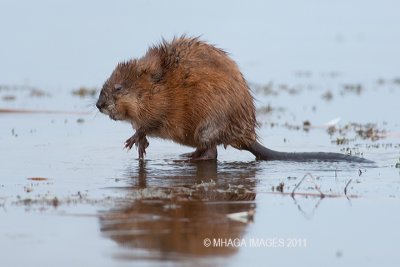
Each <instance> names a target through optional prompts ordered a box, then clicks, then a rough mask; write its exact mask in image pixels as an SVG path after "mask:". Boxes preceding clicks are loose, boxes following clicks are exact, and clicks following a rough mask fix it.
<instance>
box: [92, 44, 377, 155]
mask: <svg viewBox="0 0 400 267" xmlns="http://www.w3.org/2000/svg"><path fill="white" fill-rule="evenodd" d="M96 106H97V108H98V109H99V110H100V111H101V112H102V113H104V114H107V115H109V117H110V118H111V119H113V120H124V121H128V122H130V123H131V124H132V126H133V128H134V129H135V130H136V132H135V134H134V135H133V136H132V137H130V138H129V139H128V140H126V142H125V147H126V148H128V149H131V148H132V146H133V145H136V146H137V147H138V153H139V159H143V158H144V154H145V153H146V148H147V147H148V145H149V142H148V141H147V138H146V136H147V135H148V136H154V137H160V138H164V139H170V140H173V141H174V142H176V143H179V144H182V145H185V146H190V147H194V148H196V150H195V151H194V152H193V153H189V154H185V156H188V157H190V160H194V161H196V160H208V159H216V158H217V146H218V145H224V147H225V148H226V147H227V146H228V145H230V146H232V147H234V148H237V149H239V150H247V151H250V152H251V153H253V154H254V155H255V156H256V159H258V160H295V161H304V160H320V161H354V162H369V161H368V160H365V159H363V158H358V157H352V156H349V155H344V154H339V153H322V152H317V153H313V152H308V153H285V152H278V151H273V150H270V149H268V148H266V147H264V146H262V145H261V144H260V143H259V142H258V141H257V139H258V138H257V134H256V128H257V126H258V124H257V121H256V114H255V106H254V99H253V96H252V94H251V90H250V88H249V86H248V84H247V82H246V80H245V79H244V77H243V75H242V73H241V72H240V70H239V67H238V66H237V65H236V63H235V62H234V61H233V60H232V59H231V58H230V57H229V56H228V54H227V53H226V52H225V51H223V50H221V49H219V48H216V47H215V46H213V45H210V44H207V43H206V42H203V41H201V40H199V38H187V37H185V36H182V37H180V38H174V39H173V40H172V41H171V42H167V41H165V40H163V41H162V42H161V43H160V44H158V45H154V46H151V47H150V48H149V49H148V51H147V52H146V54H145V55H144V56H143V57H141V58H139V59H132V60H129V61H126V62H121V63H119V64H118V65H117V67H116V68H115V70H114V71H113V72H112V74H111V76H110V77H109V78H108V80H107V81H106V82H105V83H104V85H103V88H102V90H101V92H100V96H99V99H98V101H97V103H96Z"/></svg>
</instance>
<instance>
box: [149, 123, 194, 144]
mask: <svg viewBox="0 0 400 267" xmlns="http://www.w3.org/2000/svg"><path fill="white" fill-rule="evenodd" d="M148 135H149V136H151V137H158V138H162V139H166V140H171V141H173V142H175V143H178V144H181V145H184V146H190V147H198V144H197V142H196V141H195V138H194V133H193V131H188V130H185V129H182V128H180V127H169V128H164V129H159V130H158V131H155V132H152V133H149V134H148Z"/></svg>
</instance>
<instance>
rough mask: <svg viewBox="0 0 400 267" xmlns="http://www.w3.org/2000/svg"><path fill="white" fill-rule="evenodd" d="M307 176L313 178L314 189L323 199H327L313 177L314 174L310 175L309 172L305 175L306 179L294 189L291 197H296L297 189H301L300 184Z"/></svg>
mask: <svg viewBox="0 0 400 267" xmlns="http://www.w3.org/2000/svg"><path fill="white" fill-rule="evenodd" d="M307 176H310V177H311V179H312V180H310V182H312V183H313V184H314V188H315V189H316V190H317V191H318V192H319V194H320V196H321V198H324V197H325V194H324V193H322V191H321V190H320V187H319V186H318V185H317V183H316V182H315V178H314V176H312V174H311V173H309V172H308V173H306V174H305V175H304V177H303V178H302V179H301V180H300V182H299V183H298V184H297V185H296V186H295V187H294V189H293V191H292V194H291V196H292V197H294V195H295V192H296V190H297V188H299V186H300V184H301V183H302V182H303V181H304V180H305V179H306V178H307Z"/></svg>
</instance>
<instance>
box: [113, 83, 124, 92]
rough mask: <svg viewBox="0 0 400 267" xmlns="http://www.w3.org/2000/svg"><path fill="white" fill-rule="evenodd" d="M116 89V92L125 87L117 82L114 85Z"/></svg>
mask: <svg viewBox="0 0 400 267" xmlns="http://www.w3.org/2000/svg"><path fill="white" fill-rule="evenodd" d="M114 89H115V91H116V92H119V91H122V89H123V87H122V85H121V84H115V85H114Z"/></svg>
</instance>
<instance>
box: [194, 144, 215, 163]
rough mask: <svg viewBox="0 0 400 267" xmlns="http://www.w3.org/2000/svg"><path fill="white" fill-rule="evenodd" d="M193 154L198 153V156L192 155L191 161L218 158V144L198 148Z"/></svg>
mask: <svg viewBox="0 0 400 267" xmlns="http://www.w3.org/2000/svg"><path fill="white" fill-rule="evenodd" d="M193 154H196V157H192V158H191V159H190V160H189V161H190V162H195V161H201V160H216V159H217V155H218V153H217V147H216V146H213V147H210V148H207V149H205V150H200V149H196V151H195V152H193ZM197 154H199V155H197Z"/></svg>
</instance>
